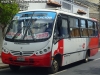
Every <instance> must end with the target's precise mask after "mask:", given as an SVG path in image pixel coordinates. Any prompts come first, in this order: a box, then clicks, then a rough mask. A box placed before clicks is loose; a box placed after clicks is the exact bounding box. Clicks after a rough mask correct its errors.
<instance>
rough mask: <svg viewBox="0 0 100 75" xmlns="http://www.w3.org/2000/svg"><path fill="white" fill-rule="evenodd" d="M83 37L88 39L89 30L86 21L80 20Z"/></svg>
mask: <svg viewBox="0 0 100 75" xmlns="http://www.w3.org/2000/svg"><path fill="white" fill-rule="evenodd" d="M80 24H81V25H80V29H81V37H88V29H87V25H86V20H83V19H81V20H80Z"/></svg>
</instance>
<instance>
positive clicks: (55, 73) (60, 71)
mask: <svg viewBox="0 0 100 75" xmlns="http://www.w3.org/2000/svg"><path fill="white" fill-rule="evenodd" d="M65 71H67V70H62V71H59V72H57V73H54V74H49V75H56V74H59V73H62V72H65Z"/></svg>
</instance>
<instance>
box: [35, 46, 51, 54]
mask: <svg viewBox="0 0 100 75" xmlns="http://www.w3.org/2000/svg"><path fill="white" fill-rule="evenodd" d="M50 51H51V49H50V47H48V48H46V49H42V50H40V51H37V52H36V53H35V54H36V55H42V54H46V53H48V52H50Z"/></svg>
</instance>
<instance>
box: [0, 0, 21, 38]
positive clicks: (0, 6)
mask: <svg viewBox="0 0 100 75" xmlns="http://www.w3.org/2000/svg"><path fill="white" fill-rule="evenodd" d="M6 1H7V2H6ZM18 11H19V6H18V4H17V3H16V2H15V1H14V0H9V2H8V0H0V28H1V29H2V34H3V37H4V33H5V32H4V31H5V28H6V27H7V25H8V24H9V23H10V21H11V19H12V18H13V16H14V15H15V14H16V13H17V12H18Z"/></svg>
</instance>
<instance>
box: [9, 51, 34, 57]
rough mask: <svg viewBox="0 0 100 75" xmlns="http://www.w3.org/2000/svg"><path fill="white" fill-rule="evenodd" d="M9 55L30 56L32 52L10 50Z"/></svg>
mask: <svg viewBox="0 0 100 75" xmlns="http://www.w3.org/2000/svg"><path fill="white" fill-rule="evenodd" d="M10 53H11V54H12V55H14V56H31V55H33V54H34V51H14V50H10Z"/></svg>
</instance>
